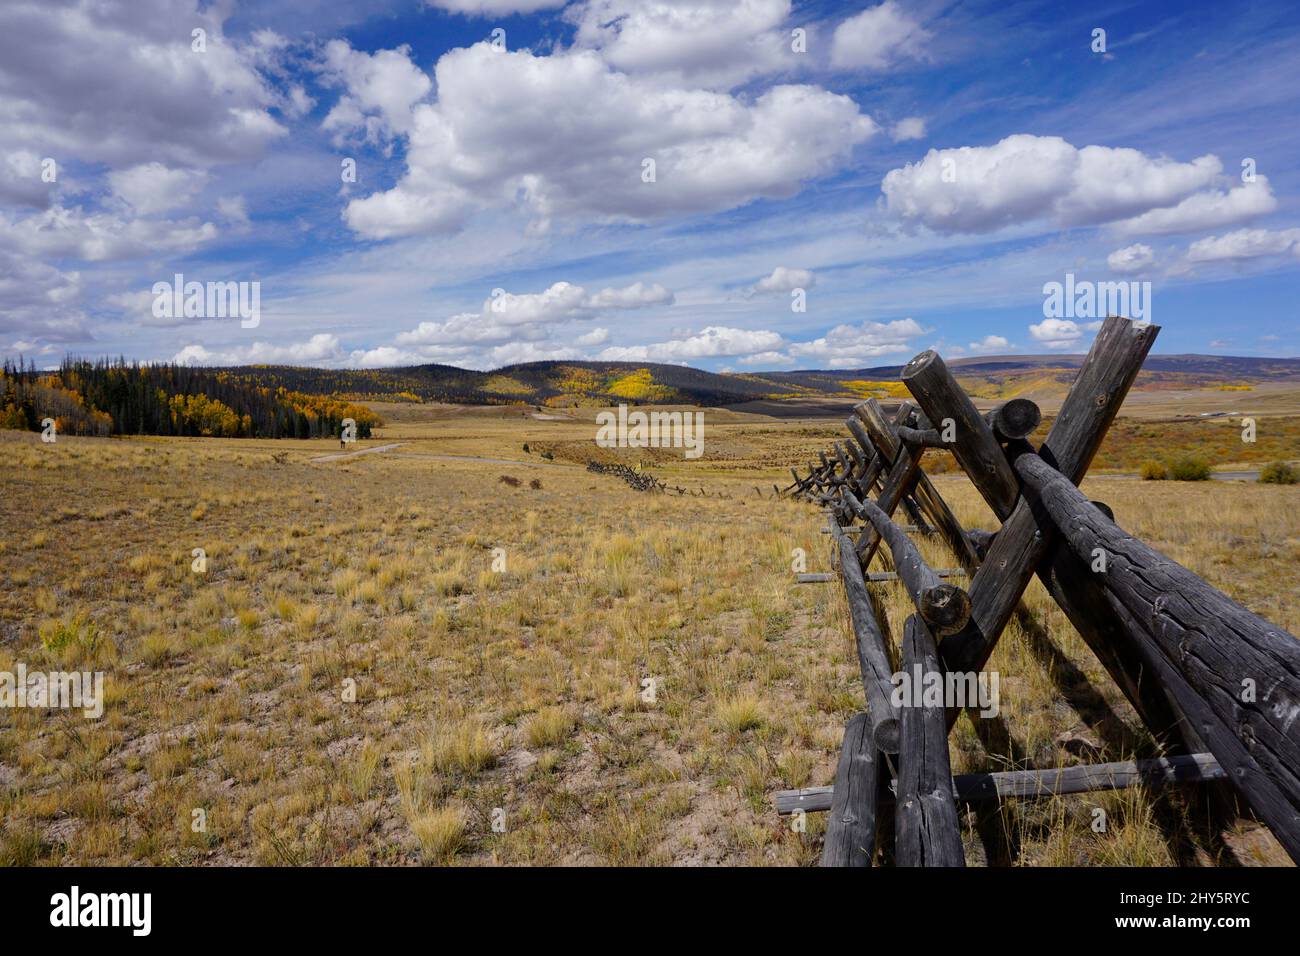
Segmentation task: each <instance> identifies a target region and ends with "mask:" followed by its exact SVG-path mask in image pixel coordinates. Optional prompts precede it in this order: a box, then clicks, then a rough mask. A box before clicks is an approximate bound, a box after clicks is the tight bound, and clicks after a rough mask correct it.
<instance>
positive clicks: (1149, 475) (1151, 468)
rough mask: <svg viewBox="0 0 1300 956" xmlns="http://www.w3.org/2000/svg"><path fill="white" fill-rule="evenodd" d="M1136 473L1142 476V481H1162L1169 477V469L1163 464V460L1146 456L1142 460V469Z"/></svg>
mask: <svg viewBox="0 0 1300 956" xmlns="http://www.w3.org/2000/svg"><path fill="white" fill-rule="evenodd" d="M1138 474H1140V475H1141V476H1142V480H1143V481H1164V480H1165V479H1166V478H1168V477H1169V469H1167V468H1166V467H1165V466H1164V463H1163V462H1159V461H1156V460H1155V459H1154V458H1148V459H1147V460H1146V461H1144V462H1142V469H1141V470H1140V471H1139V472H1138Z"/></svg>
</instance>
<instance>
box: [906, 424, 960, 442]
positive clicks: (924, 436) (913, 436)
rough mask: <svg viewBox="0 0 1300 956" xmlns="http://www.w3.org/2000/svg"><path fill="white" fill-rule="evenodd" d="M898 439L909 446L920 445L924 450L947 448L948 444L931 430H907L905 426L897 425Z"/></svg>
mask: <svg viewBox="0 0 1300 956" xmlns="http://www.w3.org/2000/svg"><path fill="white" fill-rule="evenodd" d="M898 437H899V440H900V441H903V442H906V443H907V444H909V445H922V446H924V447H925V448H946V447H948V443H947V442H946V441H944V440H943V436H942V435H940V434H939V433H938V432H937V431H935V430H934V429H933V428H926V429H920V428H908V427H907V426H906V425H899V426H898Z"/></svg>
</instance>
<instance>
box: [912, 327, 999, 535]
mask: <svg viewBox="0 0 1300 956" xmlns="http://www.w3.org/2000/svg"><path fill="white" fill-rule="evenodd" d="M901 378H902V380H903V384H904V385H906V386H907V390H908V391H909V392H911V393H912V397H913V398H915V399H916V402H917V404H918V405H920V406H921V411H923V412H924V413H925V415H926V417H927V418H929V419H930V421H931V422H933V423H934V425H935V427H936V428H939V429H943V428H944V427H945V426H944V420H945V419H951V420H952V421H953V423H954V428H953V437H954V439H955V441H954V442H953V443H952V444H951V445H950V446H948V450H949V451H951V452H952V453H953V456H954V457H955V458H956V459H957V462H958V464H960V465H961V466H962V468H963V469H964V470H965V471H966V474H967V475H969V476H970V479H971V481H972V482H974V483H975V486H976V487H977V488H979V489H980V491H981V492H982V493H984V496H985V498H986V499H988V500H989V504H990V506H991V507H992V508H993V510H994V512H995V513H996V514H997V516H998V517H999V518H1006V516H1007V515H1009V514H1010V513H1011V509H1012V508H1014V507H1015V503H1016V498H1017V497H1018V495H1019V491H1020V489H1019V483H1018V482H1017V481H1016V476H1015V473H1014V472H1013V471H1012V470H1011V466H1010V465H1008V464H1007V459H1006V456H1004V455H1003V454H1002V448H1001V446H1000V445H998V443H997V440H996V439H995V438H994V437H993V432H992V431H991V430H990V429H989V426H988V423H987V422H985V421H984V418H983V416H981V415H980V413H979V411H978V410H977V409H976V408H975V403H974V402H972V401H971V400H970V397H969V396H968V395H967V394H966V392H965V391H964V390H963V389H962V387H961V386H960V385H958V384H957V380H956V379H954V378H953V377H952V373H951V372H949V371H948V366H947V365H945V364H944V361H943V359H941V358H940V357H939V354H938V353H937V352H935V351H933V350H927V351H925V352H922V353H921V354H920V355H918V356H916V358H914V359H912V361H910V362H908V363H907V365H906V366H904V367H903V371H902V373H901Z"/></svg>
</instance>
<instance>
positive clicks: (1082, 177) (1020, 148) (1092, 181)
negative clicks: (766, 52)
mask: <svg viewBox="0 0 1300 956" xmlns="http://www.w3.org/2000/svg"><path fill="white" fill-rule="evenodd" d="M1222 169H1223V166H1222V164H1221V163H1220V162H1219V160H1218V159H1217V158H1216V157H1214V156H1202V157H1199V158H1198V159H1194V160H1192V161H1191V162H1190V163H1179V162H1175V161H1173V160H1170V159H1166V158H1164V157H1155V158H1152V157H1149V156H1147V155H1145V154H1143V153H1141V152H1139V151H1138V150H1135V149H1117V148H1112V147H1109V146H1085V147H1083V148H1082V149H1077V148H1075V147H1074V146H1072V145H1070V144H1069V143H1067V142H1066V141H1065V140H1063V139H1061V138H1060V137H1059V136H1032V135H1028V134H1023V133H1022V134H1016V135H1013V136H1008V137H1006V138H1005V139H1003V140H1001V141H1000V142H997V143H995V144H993V145H992V146H962V147H959V148H956V149H932V150H930V151H929V152H928V153H926V154H925V157H924V158H923V159H921V160H920V161H919V162H916V163H909V164H908V165H906V166H904V167H902V168H900V169H893V170H890V171H889V172H888V173H886V174H885V178H884V180H883V182H882V183H881V190H882V192H883V193H884V194H885V200H886V205H887V207H888V208H889V209H890V211H892V212H893V213H895V214H896V215H897V216H899V217H900V218H901V219H903V220H905V221H911V222H916V223H920V224H922V225H925V226H928V227H930V228H931V229H934V230H936V231H938V232H945V233H949V232H951V233H982V232H992V231H994V230H996V229H1000V228H1003V227H1005V226H1010V225H1016V224H1019V223H1025V222H1031V221H1036V220H1050V221H1052V222H1053V223H1055V224H1057V225H1060V226H1079V225H1093V224H1098V223H1104V222H1112V221H1115V220H1118V219H1126V218H1129V217H1133V216H1140V215H1141V214H1143V213H1145V212H1148V211H1150V210H1152V209H1158V208H1163V207H1166V206H1173V205H1175V204H1177V203H1179V202H1181V201H1182V200H1184V199H1185V198H1187V197H1188V196H1191V195H1192V194H1193V193H1195V192H1196V191H1197V190H1200V189H1203V188H1205V187H1207V186H1210V185H1212V184H1213V183H1214V182H1215V181H1216V179H1217V178H1218V177H1219V176H1220V174H1221V172H1222Z"/></svg>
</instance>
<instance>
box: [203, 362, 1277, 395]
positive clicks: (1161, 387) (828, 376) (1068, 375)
mask: <svg viewBox="0 0 1300 956" xmlns="http://www.w3.org/2000/svg"><path fill="white" fill-rule="evenodd" d="M1082 361H1083V356H1082V355H994V356H981V357H977V358H960V359H953V360H951V361H949V362H948V365H949V367H950V368H952V370H953V374H954V375H955V376H956V377H957V378H958V380H959V381H960V382H961V384H962V385H963V386H964V387H965V388H966V389H967V391H969V392H970V393H971V394H972V395H974V396H975V397H977V398H986V399H1006V398H1012V397H1015V396H1019V395H1024V396H1027V397H1031V398H1045V399H1050V398H1052V397H1054V396H1059V395H1063V394H1064V393H1065V391H1066V389H1067V388H1068V386H1069V384H1070V382H1071V381H1072V380H1073V378H1074V375H1075V373H1076V372H1077V370H1078V368H1079V365H1080V363H1081V362H1082ZM902 367H903V366H902V365H880V366H873V367H868V368H857V369H835V370H824V369H814V370H801V371H789V372H783V371H772V372H750V373H730V372H728V373H718V372H707V371H703V370H701V369H695V368H689V367H687V366H682V365H663V364H656V363H629V362H583V361H566V362H528V363H525V364H520V365H508V366H505V367H503V368H499V369H494V370H492V371H486V372H484V371H474V370H470V369H462V368H457V367H455V366H451V365H416V366H409V367H405V368H389V369H365V370H343V369H318V368H301V367H293V366H277V365H257V366H243V367H238V368H229V369H224V370H223V372H224V373H225V374H226V375H227V376H229V377H230V378H232V379H235V380H240V381H245V382H247V383H248V384H250V385H255V386H258V387H270V388H273V389H274V388H280V387H283V388H285V389H287V390H290V391H296V392H303V393H308V394H325V395H333V396H337V397H339V398H345V399H348V400H351V401H412V402H448V403H453V404H466V405H508V404H520V403H523V404H531V405H547V406H552V407H566V406H573V405H609V404H613V403H618V402H627V403H629V404H637V403H640V404H692V405H701V406H706V407H708V406H720V405H734V404H741V403H749V402H764V403H771V402H795V403H798V402H809V401H818V400H826V399H838V400H843V401H850V400H857V401H861V400H862V399H864V398H867V397H870V396H874V397H877V398H881V399H888V398H898V397H901V396H903V395H905V394H906V390H905V389H904V388H903V386H902V385H901V383H900V382H899V380H898V376H899V372H900V371H901V370H902ZM1264 382H1297V383H1300V359H1296V358H1253V357H1244V356H1218V355H1152V356H1150V357H1148V359H1147V361H1146V365H1145V366H1144V368H1143V370H1142V373H1141V375H1140V376H1139V378H1138V381H1137V385H1136V390H1137V391H1166V390H1168V391H1172V390H1180V389H1215V388H1221V389H1224V390H1233V389H1245V388H1246V387H1249V386H1253V385H1257V384H1260V383H1264Z"/></svg>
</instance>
